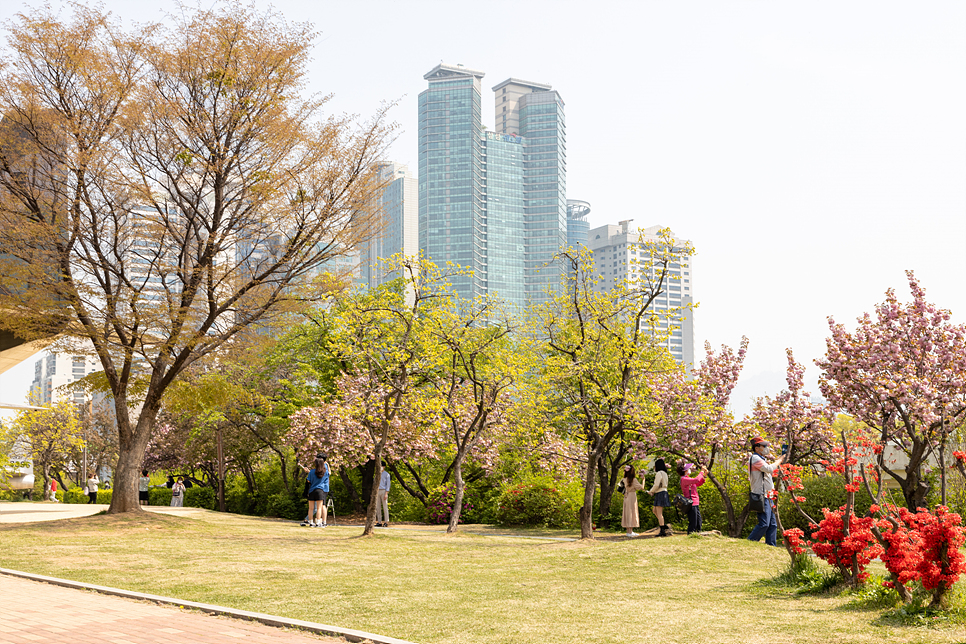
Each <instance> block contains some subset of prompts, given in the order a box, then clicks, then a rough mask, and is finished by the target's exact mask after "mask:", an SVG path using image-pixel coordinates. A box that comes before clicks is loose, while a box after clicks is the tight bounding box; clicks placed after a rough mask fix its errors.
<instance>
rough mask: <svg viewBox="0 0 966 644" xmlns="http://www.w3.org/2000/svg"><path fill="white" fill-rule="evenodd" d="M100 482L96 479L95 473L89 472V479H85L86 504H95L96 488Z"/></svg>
mask: <svg viewBox="0 0 966 644" xmlns="http://www.w3.org/2000/svg"><path fill="white" fill-rule="evenodd" d="M99 483H100V481H99V480H98V479H97V472H91V475H90V478H88V479H87V498H88V499H89V500H88V501H87V502H88V503H89V504H90V503H97V486H98V484H99Z"/></svg>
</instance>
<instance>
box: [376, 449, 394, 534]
mask: <svg viewBox="0 0 966 644" xmlns="http://www.w3.org/2000/svg"><path fill="white" fill-rule="evenodd" d="M380 467H382V466H381V464H380ZM390 485H391V482H390V479H389V472H388V471H386V470H385V469H383V470H382V474H380V475H379V489H378V490H376V527H377V528H379V527H382V528H388V527H389V486H390Z"/></svg>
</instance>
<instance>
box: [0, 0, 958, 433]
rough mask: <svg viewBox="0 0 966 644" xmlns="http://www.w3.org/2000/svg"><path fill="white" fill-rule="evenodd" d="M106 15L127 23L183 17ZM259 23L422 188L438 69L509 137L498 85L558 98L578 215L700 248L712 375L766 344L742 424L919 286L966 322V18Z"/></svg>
mask: <svg viewBox="0 0 966 644" xmlns="http://www.w3.org/2000/svg"><path fill="white" fill-rule="evenodd" d="M8 2H9V4H6V6H7V7H10V6H11V5H12V4H13V2H12V1H11V0H8ZM28 4H29V3H28ZM51 4H52V6H54V7H58V6H63V5H64V3H63V2H62V1H61V0H53V1H52V3H51ZM103 4H104V6H105V7H107V8H108V9H109V10H111V11H113V12H114V13H115V14H116V15H117V16H119V17H120V18H122V19H124V20H125V21H139V22H147V21H161V20H165V19H166V17H165V11H168V12H171V11H177V8H176V4H175V3H174V2H170V1H169V0H155V1H154V2H150V3H143V2H131V1H129V0H124V1H122V0H105V2H104V3H103ZM208 4H209V3H207V2H206V3H204V5H205V6H208ZM256 5H257V6H259V7H265V8H268V7H269V6H272V7H274V10H275V11H276V12H278V13H280V14H282V15H284V16H285V17H286V19H288V20H291V21H295V22H297V21H308V22H311V23H313V25H314V27H315V30H316V31H317V33H318V36H317V39H316V41H315V47H314V50H313V53H314V56H313V61H312V63H311V64H310V66H309V68H308V79H307V80H308V88H309V89H310V90H311V91H314V92H318V93H320V94H333V98H332V99H331V100H330V101H329V103H328V110H329V111H330V112H331V113H336V114H338V113H348V114H356V115H359V117H360V118H366V117H368V116H370V115H372V114H373V113H374V112H376V110H378V109H379V108H380V106H381V105H382V104H383V103H384V102H387V101H388V102H396V105H395V107H393V108H392V109H391V110H390V113H389V116H390V119H391V120H392V121H395V122H396V123H397V124H398V126H399V131H398V137H397V139H396V140H395V142H394V143H393V145H392V147H391V149H390V151H389V155H388V156H389V160H393V161H399V162H402V163H406V164H408V165H409V167H410V169H411V170H412V171H413V172H415V171H416V169H417V165H418V164H417V148H416V136H417V131H416V128H417V107H416V105H417V96H418V95H419V93H420V92H421V91H423V90H424V89H426V86H427V83H426V81H425V80H423V74H425V73H426V72H428V71H429V70H430V69H432V68H433V67H434V66H435V65H437V64H438V63H440V62H446V63H450V64H456V63H461V64H463V65H465V66H466V67H469V68H471V69H476V70H481V71H484V72H486V76H485V77H484V79H483V88H484V95H483V117H484V124H485V125H487V126H488V127H490V128H492V127H493V98H492V96H493V94H492V92H491V91H490V88H492V87H493V86H494V85H496V84H498V83H500V82H501V81H503V80H505V79H507V78H509V77H511V76H512V77H514V78H519V79H524V80H528V81H535V82H543V83H549V84H551V85H552V86H553V88H554V89H556V90H557V91H558V92H560V94H561V96H562V97H563V99H564V101H565V103H566V108H565V109H566V119H567V197H568V198H570V199H580V200H583V201H587V202H589V203H590V204H591V207H592V211H591V214H590V223H591V227H595V226H601V225H604V224H616V223H617V222H618V221H620V220H624V219H632V220H633V225H634V226H639V227H642V228H643V227H648V226H652V225H656V224H660V225H663V226H668V227H670V228H672V229H673V230H674V231H675V233H676V234H677V235H678V236H680V237H684V238H687V239H690V240H691V241H692V243H693V244H694V246H695V248H696V250H697V255H696V257H695V258H694V260H693V262H694V268H693V286H694V289H693V290H694V294H695V299H696V300H697V301H698V302H699V306H698V309H697V310H696V311H695V353H696V355H697V356H700V355H703V345H704V343H705V342H710V343H711V344H712V345H713V346H714V347H716V348H717V347H719V346H720V345H721V344H728V345H730V346H733V347H736V346H737V345H738V344H739V342H740V340H741V337H742V336H743V335H744V336H747V337H748V338H749V339H750V347H749V352H748V357H747V359H746V361H745V368H744V372H743V374H742V378H741V380H740V381H739V385H738V387H737V388H736V390H735V392H734V394H733V397H732V406H733V409H734V411H735V412H736V414H738V415H742V414H744V413H745V412H746V411H748V409H749V408H750V406H751V403H752V401H753V399H754V398H755V397H756V396H763V395H770V396H774V395H775V394H777V393H779V392H780V391H781V390H782V389H783V388H784V387H785V365H786V357H785V350H786V348H791V349H792V350H793V351H794V354H795V357H796V359H797V360H798V361H799V362H802V363H803V364H805V365H806V368H807V369H806V385H807V388H809V389H810V390H811V391H812V392H813V393H816V392H817V384H816V381H817V378H818V369H817V368H816V367H815V366H814V364H813V360H814V359H816V358H819V357H821V356H822V355H823V354H824V351H825V338H826V337H827V336H828V317H829V316H833V317H834V318H835V320H836V321H838V322H843V323H846V325H847V326H850V325H853V324H854V322H855V319H856V318H857V317H858V316H860V315H861V314H862V313H864V312H866V311H872V309H873V307H874V306H875V305H876V304H877V303H879V302H881V301H883V299H884V294H885V291H886V289H889V288H893V289H895V290H896V292H897V293H898V294H899V296H900V299H902V300H908V299H909V289H908V285H907V281H906V274H905V271H906V270H913V271H915V275H916V277H917V278H918V279H919V281H920V282H921V283H922V285H923V286H924V287H925V289H926V293H927V296H928V299H929V300H930V301H932V302H934V303H936V304H938V305H939V306H941V307H943V308H946V309H949V310H951V311H952V312H953V319H954V321H955V322H957V323H962V322H966V289H964V288H963V282H964V279H966V253H964V252H963V251H964V242H966V3H963V2H944V1H940V0H937V1H933V2H929V3H910V2H889V1H883V0H875V1H872V2H861V1H842V0H836V1H833V2H823V1H809V2H780V3H778V2H765V1H763V0H761V1H753V2H738V1H729V0H714V1H709V2H701V1H689V2H657V1H653V2H652V1H646V0H645V1H642V0H637V1H635V2H607V1H598V2H595V3H588V2H586V1H580V2H569V1H566V0H546V1H541V2H537V1H534V0H515V1H513V2H504V1H485V2H479V3H461V2H450V1H446V0H441V1H432V2H430V1H419V0H407V1H405V2H400V1H395V2H391V1H388V0H387V1H382V2H373V1H368V2H367V1H365V0H353V1H352V2H348V1H345V0H339V1H318V0H317V1H312V2H298V1H283V0H277V1H275V2H273V3H271V5H269V3H262V2H256ZM24 6H27V5H24ZM33 362H34V360H30V361H28V362H27V363H24V364H23V365H21V366H20V367H18V368H16V369H14V370H11V371H10V372H7V373H6V374H3V375H0V400H4V401H7V402H20V401H22V400H23V399H24V397H25V395H26V391H27V389H28V387H29V383H30V380H31V379H32V377H33Z"/></svg>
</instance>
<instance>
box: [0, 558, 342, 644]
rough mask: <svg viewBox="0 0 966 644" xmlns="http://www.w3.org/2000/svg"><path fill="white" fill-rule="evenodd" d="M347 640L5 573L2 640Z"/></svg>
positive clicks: (0, 583)
mask: <svg viewBox="0 0 966 644" xmlns="http://www.w3.org/2000/svg"><path fill="white" fill-rule="evenodd" d="M46 642H63V643H64V644H199V643H201V642H204V643H205V644H228V643H229V642H230V643H231V644H240V643H243V642H244V643H246V644H320V642H326V643H330V644H334V643H336V642H337V643H339V644H345V640H344V639H341V638H333V637H322V636H318V635H314V634H311V633H307V632H304V631H301V632H300V631H294V630H283V629H281V628H275V627H272V626H266V625H264V624H259V623H256V622H249V621H244V620H241V619H232V618H228V617H218V616H215V615H207V614H205V613H202V612H200V611H191V610H184V609H179V608H174V607H170V606H159V605H157V604H155V603H151V602H147V601H136V600H133V599H124V598H122V597H112V596H109V595H103V594H100V593H95V592H89V591H83V590H75V589H72V588H62V587H60V586H54V585H51V584H46V583H42V582H39V581H31V580H29V579H20V578H17V577H11V576H9V575H0V644H37V643H46Z"/></svg>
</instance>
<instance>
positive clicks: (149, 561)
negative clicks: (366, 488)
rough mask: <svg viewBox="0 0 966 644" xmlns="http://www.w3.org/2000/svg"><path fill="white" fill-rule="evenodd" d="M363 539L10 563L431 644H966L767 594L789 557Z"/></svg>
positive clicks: (249, 534) (754, 548)
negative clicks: (758, 643)
mask: <svg viewBox="0 0 966 644" xmlns="http://www.w3.org/2000/svg"><path fill="white" fill-rule="evenodd" d="M360 532H361V531H360V529H359V528H348V527H335V528H327V529H311V528H300V527H298V526H296V525H294V524H293V523H291V522H280V521H266V520H258V519H250V518H246V517H238V516H233V515H218V514H216V513H199V514H197V515H194V516H193V517H192V518H184V517H171V516H159V515H146V516H144V515H137V516H134V517H108V516H94V517H89V518H86V519H72V520H68V521H61V522H55V523H36V524H21V525H9V524H8V525H5V526H0V553H3V554H2V555H0V560H2V566H3V567H7V568H14V569H18V570H25V571H29V572H36V573H40V574H46V575H52V576H56V577H65V578H69V579H75V580H78V581H86V582H89V583H95V584H103V585H107V586H116V587H121V588H128V589H132V590H138V591H142V592H149V593H155V594H160V595H169V596H174V597H179V598H182V599H188V600H193V601H200V602H208V603H213V604H222V605H227V606H233V607H236V608H240V609H244V610H253V611H260V612H266V613H273V614H278V615H284V616H287V617H292V618H297V619H307V620H313V621H319V622H325V623H330V624H338V625H340V626H345V627H349V628H356V629H360V630H366V631H372V632H377V633H382V634H385V635H392V636H395V637H399V638H403V639H409V640H412V641H416V642H421V643H424V644H461V643H464V642H465V643H470V642H472V643H474V644H477V643H484V644H487V643H494V644H495V643H503V642H506V643H511V642H512V643H514V644H516V643H519V642H532V641H539V642H541V644H558V643H559V644H570V643H573V644H577V643H579V644H586V643H587V642H615V643H617V642H620V643H625V642H661V643H668V642H711V643H713V642H739V641H747V640H749V639H750V638H751V636H750V634H751V633H754V632H758V633H761V634H767V639H769V640H771V641H776V640H777V641H783V642H802V643H812V642H814V643H821V644H828V643H830V642H882V641H889V642H961V641H964V640H966V633H964V631H963V629H962V628H961V627H953V626H945V627H941V628H912V627H896V626H890V625H888V624H884V623H881V622H880V621H879V620H878V616H879V614H880V613H879V612H876V611H867V610H841V608H842V607H843V606H845V605H846V604H847V603H848V601H849V598H847V597H839V596H805V597H803V596H796V595H794V594H793V593H792V592H790V591H784V590H782V589H780V588H774V587H763V586H761V585H760V584H758V585H756V582H758V581H759V580H761V579H763V578H767V577H771V576H773V575H774V574H775V573H776V572H777V571H778V570H779V569H780V568H781V567H782V566H783V565H784V564H785V561H786V555H785V553H784V551H781V550H778V549H774V548H767V547H765V546H763V545H761V544H753V543H750V542H747V541H739V540H730V539H710V538H709V539H694V538H687V537H684V536H678V537H673V538H671V539H648V540H627V539H615V540H599V541H595V542H568V541H548V540H537V539H524V538H519V537H516V536H484V535H483V534H481V533H486V534H489V535H507V534H508V531H507V530H505V529H499V528H481V527H479V526H472V527H470V528H469V530H468V531H467V532H466V533H463V534H458V535H449V536H447V535H445V534H443V533H442V532H440V531H439V530H438V529H437V530H431V529H428V528H426V527H413V528H410V527H409V526H403V527H401V528H399V529H391V530H379V531H377V533H376V535H375V536H374V537H372V538H360V537H359V534H360ZM534 533H538V534H534ZM568 534H570V533H567V532H565V531H530V534H527V535H525V536H553V537H559V536H567V535H568ZM763 636H764V635H763Z"/></svg>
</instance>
